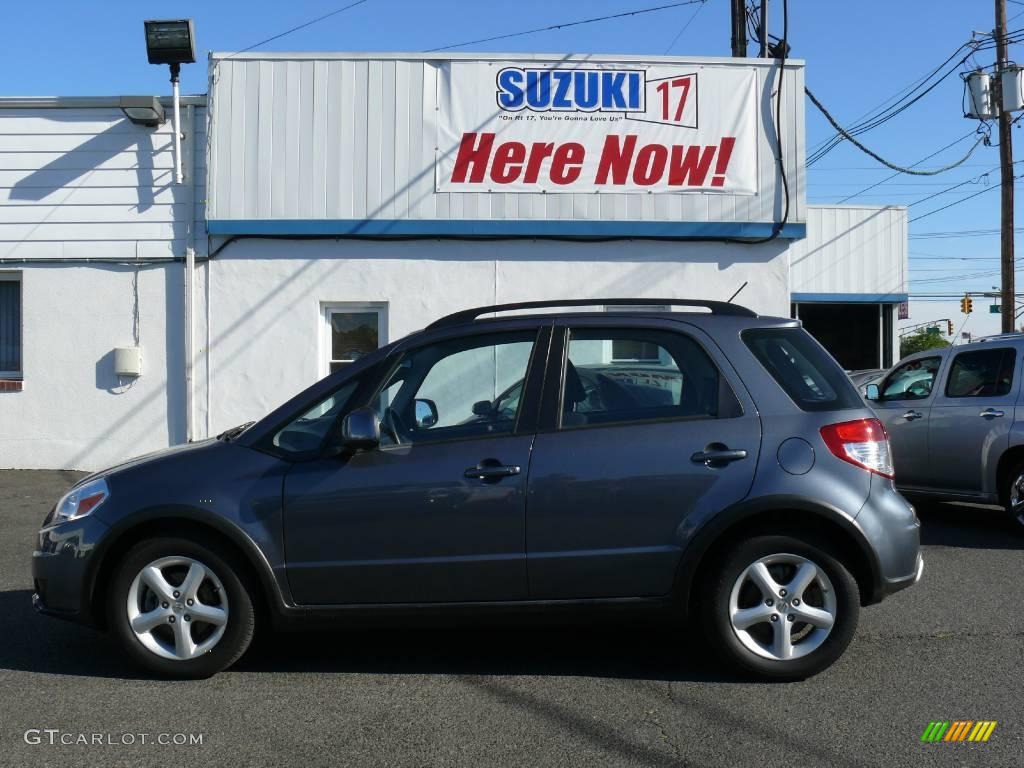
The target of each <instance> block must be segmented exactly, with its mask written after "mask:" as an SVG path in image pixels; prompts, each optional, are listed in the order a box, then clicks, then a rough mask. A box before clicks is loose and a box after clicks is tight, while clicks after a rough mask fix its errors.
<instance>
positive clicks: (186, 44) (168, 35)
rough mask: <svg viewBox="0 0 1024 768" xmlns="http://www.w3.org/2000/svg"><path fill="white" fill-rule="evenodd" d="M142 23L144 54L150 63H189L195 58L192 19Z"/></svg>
mask: <svg viewBox="0 0 1024 768" xmlns="http://www.w3.org/2000/svg"><path fill="white" fill-rule="evenodd" d="M143 23H144V24H145V25H146V54H147V55H148V56H149V63H150V64H173V65H177V64H191V63H193V62H194V61H195V60H196V43H195V33H194V29H193V27H192V19H176V20H150V21H146V22H143Z"/></svg>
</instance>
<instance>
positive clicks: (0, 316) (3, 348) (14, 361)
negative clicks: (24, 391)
mask: <svg viewBox="0 0 1024 768" xmlns="http://www.w3.org/2000/svg"><path fill="white" fill-rule="evenodd" d="M21 374H22V370H21V274H20V273H18V272H0V379H20V378H21Z"/></svg>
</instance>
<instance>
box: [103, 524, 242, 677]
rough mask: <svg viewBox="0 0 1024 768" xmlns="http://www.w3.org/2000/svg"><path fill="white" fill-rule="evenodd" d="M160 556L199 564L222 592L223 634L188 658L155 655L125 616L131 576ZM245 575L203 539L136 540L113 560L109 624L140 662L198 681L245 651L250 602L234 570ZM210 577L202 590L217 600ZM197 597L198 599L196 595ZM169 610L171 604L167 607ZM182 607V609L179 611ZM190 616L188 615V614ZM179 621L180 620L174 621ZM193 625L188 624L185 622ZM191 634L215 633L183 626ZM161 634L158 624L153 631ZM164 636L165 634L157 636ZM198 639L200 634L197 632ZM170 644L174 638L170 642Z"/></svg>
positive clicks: (154, 669)
mask: <svg viewBox="0 0 1024 768" xmlns="http://www.w3.org/2000/svg"><path fill="white" fill-rule="evenodd" d="M161 558H190V559H192V560H194V561H197V562H198V563H200V564H202V565H203V566H204V567H205V568H206V569H208V570H209V571H211V572H212V573H213V574H214V575H215V577H216V579H217V580H219V582H220V585H221V587H222V588H223V592H224V593H226V606H227V607H228V608H229V610H228V611H227V622H226V624H225V625H224V630H223V634H222V635H221V637H220V639H219V640H217V641H216V644H214V645H213V646H212V647H211V648H210V649H209V650H207V651H205V652H203V653H201V655H198V656H196V657H195V658H191V659H170V658H164V657H163V656H160V655H158V654H157V653H156V652H154V651H153V650H150V649H149V648H147V647H146V645H144V644H143V642H142V641H141V640H140V638H139V637H138V636H136V634H135V632H134V631H133V630H132V627H131V624H130V623H129V618H128V596H129V591H130V590H131V588H132V583H133V582H134V580H135V577H136V576H137V575H139V574H140V573H141V571H142V570H143V569H144V568H145V567H146V566H147V565H149V564H151V563H154V562H156V561H159V560H160V559H161ZM167 573H168V581H169V583H171V584H172V585H173V584H174V580H173V577H174V575H175V574H174V573H173V571H171V570H169V571H168V572H167ZM241 573H244V570H243V568H242V567H241V564H240V563H238V562H236V561H235V559H234V558H233V557H231V556H229V555H226V554H224V553H222V552H220V551H219V550H218V548H217V547H216V546H215V545H213V544H211V543H207V542H200V541H194V540H190V539H181V538H170V537H168V538H164V537H160V538H153V539H147V540H145V541H142V542H139V543H138V544H136V545H135V546H134V547H132V549H130V550H129V551H128V552H127V553H126V554H125V556H124V557H123V558H122V560H121V562H120V563H119V564H118V566H117V569H116V571H115V573H114V577H113V580H112V582H111V588H110V590H109V591H108V593H107V599H108V603H107V618H108V626H109V627H110V629H111V631H112V632H113V634H114V635H115V636H116V637H117V640H118V642H120V644H121V645H122V647H123V648H124V649H125V651H126V652H127V653H128V656H129V657H130V658H131V659H132V660H133V661H135V662H136V663H137V664H139V665H140V666H142V667H144V668H145V669H147V670H149V671H150V672H154V673H156V674H157V675H160V676H162V677H172V678H182V679H199V678H206V677H210V676H211V675H214V674H216V673H217V672H220V671H221V670H223V669H226V668H227V667H230V666H231V665H232V664H234V663H235V662H236V661H238V659H239V658H241V656H242V654H243V653H245V651H246V649H247V648H248V647H249V643H250V642H251V641H252V637H253V633H254V631H255V611H254V610H253V600H252V597H251V595H250V593H249V590H248V588H247V587H246V585H245V583H243V581H242V578H241V577H240V575H239V574H241ZM212 583H213V582H212V580H207V581H206V582H204V586H203V589H205V590H208V592H207V594H209V590H213V592H212V594H214V595H215V597H214V598H212V600H211V602H212V601H220V599H221V598H220V589H219V588H214V587H212V586H211V584H212ZM196 601H197V602H198V601H199V597H197V598H196ZM172 610H173V607H172ZM183 610H184V611H187V610H188V609H187V608H184V609H183ZM190 619H191V617H190ZM180 620H181V619H180V618H179V619H178V621H180ZM189 624H190V625H193V622H191V620H190V622H189ZM188 631H189V632H190V633H192V634H191V635H190V636H193V637H194V633H196V632H202V631H206V632H207V633H209V632H212V631H214V628H212V625H207V626H204V625H202V624H201V623H200V622H195V623H194V626H190V629H189V630H188ZM161 632H164V628H162V627H159V628H157V629H156V630H154V632H153V634H156V633H161ZM161 637H166V635H161ZM200 637H201V635H200ZM172 642H173V640H172Z"/></svg>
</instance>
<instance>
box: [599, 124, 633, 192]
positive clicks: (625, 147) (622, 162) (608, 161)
mask: <svg viewBox="0 0 1024 768" xmlns="http://www.w3.org/2000/svg"><path fill="white" fill-rule="evenodd" d="M622 138H624V139H625V141H622V142H620V139H622ZM634 149H636V135H635V134H632V133H630V134H627V135H626V136H625V137H620V136H606V137H605V140H604V147H603V148H602V149H601V157H600V159H599V160H598V163H597V176H596V177H595V178H594V182H595V183H596V184H607V183H608V174H609V172H610V173H611V175H612V184H620V185H621V184H625V183H626V181H628V179H629V167H630V165H632V162H633V150H634Z"/></svg>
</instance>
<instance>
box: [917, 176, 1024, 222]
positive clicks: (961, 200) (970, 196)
mask: <svg viewBox="0 0 1024 768" xmlns="http://www.w3.org/2000/svg"><path fill="white" fill-rule="evenodd" d="M1015 178H1020V177H1019V176H1017V177H1015ZM993 189H1000V187H998V186H996V185H992V186H991V187H985V189H982V190H980V191H978V192H975V193H974V194H973V195H968V196H967V197H961V198H960V199H959V200H954V201H953V202H952V203H948V204H947V205H944V206H942V207H941V208H936V209H935V210H934V211H928V213H922V214H921V215H920V216H915V217H914V218H912V219H910V220H909V221H908V223H911V222H915V221H919V220H921V219H926V218H928V217H929V216H932V215H934V214H936V213H938V212H939V211H944V210H946V209H947V208H952V207H953V206H954V205H960V203H966V202H967V201H968V200H973V199H974V198H976V197H977V196H978V195H983V194H985V193H986V192H991V191H992V190H993Z"/></svg>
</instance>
